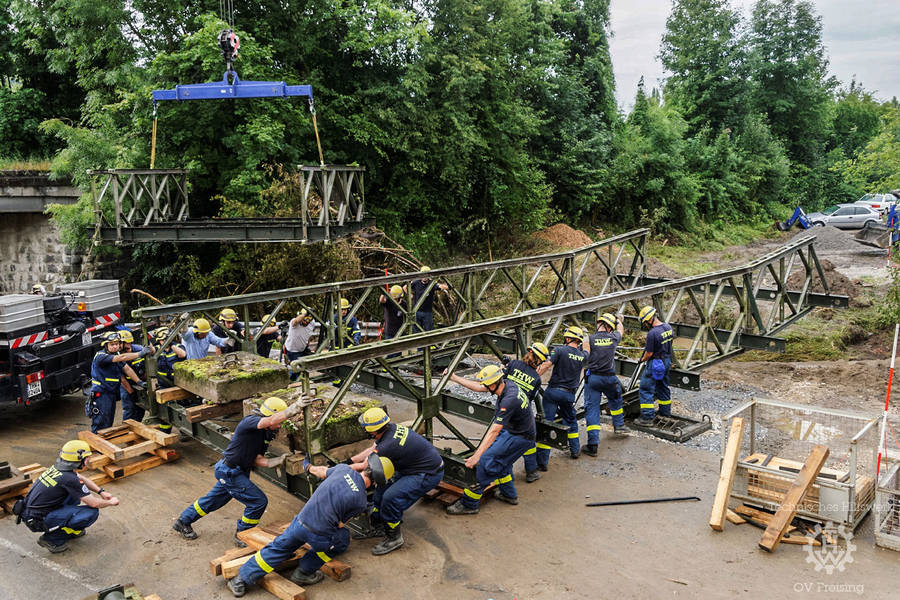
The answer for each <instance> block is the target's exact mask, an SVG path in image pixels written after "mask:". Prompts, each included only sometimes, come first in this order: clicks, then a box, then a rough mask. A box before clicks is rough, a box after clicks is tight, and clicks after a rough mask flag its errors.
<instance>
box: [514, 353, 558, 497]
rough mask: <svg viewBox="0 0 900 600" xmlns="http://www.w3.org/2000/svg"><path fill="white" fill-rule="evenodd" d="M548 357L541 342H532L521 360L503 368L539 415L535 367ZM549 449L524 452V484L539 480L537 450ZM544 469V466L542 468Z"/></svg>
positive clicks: (540, 410)
mask: <svg viewBox="0 0 900 600" xmlns="http://www.w3.org/2000/svg"><path fill="white" fill-rule="evenodd" d="M549 356H550V350H549V349H548V348H547V346H545V345H544V344H542V343H541V342H534V343H533V344H531V345H530V346H528V351H527V352H526V353H525V356H523V357H522V360H519V359H517V358H516V359H513V360H511V361H509V362H508V363H507V364H506V366H505V367H504V368H503V372H504V373H505V376H506V378H507V379H509V380H510V381H512V382H513V383H515V384H516V385H517V386H518V387H519V389H520V390H522V391H523V392H525V395H527V396H528V399H529V400H530V401H531V405H532V407H535V408H537V412H538V414H539V415H543V410H542V408H541V405H540V404H539V401H540V396H541V385H542V382H541V376H540V375H538V372H537V371H536V369H537V367H538V366H539V365H540V364H541V363H543V362H544V361H545V360H547V358H548V357H549ZM538 448H547V449H549V448H550V447H549V446H547V445H545V444H541V443H536V444H535V445H534V446H532V447H531V448H529V449H528V450H526V451H525V454H524V455H523V456H522V459H523V460H524V461H525V482H526V483H533V482H535V481H537V480H538V479H540V478H541V474H540V472H539V471H540V468H541V466H540V465H539V464H538V462H537V449H538ZM544 468H545V469H546V466H545V467H544Z"/></svg>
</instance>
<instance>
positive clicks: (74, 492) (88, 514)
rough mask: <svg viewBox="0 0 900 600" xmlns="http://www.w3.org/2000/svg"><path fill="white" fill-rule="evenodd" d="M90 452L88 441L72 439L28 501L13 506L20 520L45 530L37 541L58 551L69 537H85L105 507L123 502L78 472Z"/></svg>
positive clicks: (67, 547) (34, 486) (33, 490)
mask: <svg viewBox="0 0 900 600" xmlns="http://www.w3.org/2000/svg"><path fill="white" fill-rule="evenodd" d="M90 455H91V447H90V446H88V444H87V442H83V441H81V440H71V441H68V442H66V443H65V444H63V447H62V450H60V453H59V458H58V459H57V460H56V463H55V464H54V465H53V466H52V467H50V468H49V469H47V470H46V471H44V472H43V473H42V474H41V476H40V477H38V479H37V481H35V482H34V485H32V486H31V489H30V490H29V491H28V494H27V495H26V496H25V498H24V500H19V501H18V502H17V503H16V506H14V507H13V512H14V513H15V514H16V515H17V517H18V518H17V519H16V523H18V522H19V520H21V521H24V522H25V525H26V526H27V527H28V529H30V530H31V531H33V532H35V533H42V534H43V535H41V537H39V538H38V542H37V543H38V544H39V545H40V546H42V547H43V548H46V549H47V550H49V551H50V552H52V553H54V554H57V553H59V552H65V551H66V550H68V549H69V545H68V541H69V540H71V539H75V538H79V537H81V536H83V535H84V530H85V529H87V528H88V527H90V526H91V525H93V524H94V522H95V521H96V520H97V517H98V516H99V513H100V509H101V508H105V507H107V506H117V505H118V504H119V499H118V498H116V497H115V496H113V495H112V494H110V493H109V492H107V491H106V490H104V489H103V488H102V487H99V486H97V484H95V483H94V482H93V481H91V480H90V479H88V478H87V477H84V478H82V477H81V476H80V475H78V474H77V473H76V472H75V470H76V469H83V468H84V461H85V460H86V459H87V457H88V456H90ZM91 492H94V493H96V494H98V495H97V496H94V495H92V494H91ZM17 507H20V508H17Z"/></svg>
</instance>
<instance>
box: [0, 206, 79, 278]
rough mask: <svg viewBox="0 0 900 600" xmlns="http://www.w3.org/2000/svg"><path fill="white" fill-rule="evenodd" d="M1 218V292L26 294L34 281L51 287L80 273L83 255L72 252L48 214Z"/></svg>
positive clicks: (4, 215)
mask: <svg viewBox="0 0 900 600" xmlns="http://www.w3.org/2000/svg"><path fill="white" fill-rule="evenodd" d="M0 217H2V218H0V294H19V293H26V294H27V293H29V292H31V286H32V285H34V284H35V283H41V284H43V285H45V286H46V287H47V289H51V288H52V287H54V286H55V285H56V284H58V283H65V282H66V281H71V280H74V279H75V277H77V276H78V274H79V273H80V272H81V262H82V257H81V256H78V255H72V254H69V252H68V251H67V250H66V247H65V246H64V245H63V244H62V243H61V242H60V241H59V232H58V231H57V229H56V226H55V225H54V224H53V221H51V220H50V217H49V216H47V215H43V214H40V213H6V214H3V215H0Z"/></svg>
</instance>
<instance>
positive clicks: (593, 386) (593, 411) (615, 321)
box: [583, 313, 627, 456]
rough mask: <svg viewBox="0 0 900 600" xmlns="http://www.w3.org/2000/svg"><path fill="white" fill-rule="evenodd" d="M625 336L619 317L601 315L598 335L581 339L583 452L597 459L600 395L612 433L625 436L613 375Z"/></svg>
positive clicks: (618, 388)
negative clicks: (584, 358)
mask: <svg viewBox="0 0 900 600" xmlns="http://www.w3.org/2000/svg"><path fill="white" fill-rule="evenodd" d="M623 335H625V327H624V325H623V324H622V316H621V315H614V314H612V313H603V314H602V315H600V318H599V319H597V332H596V333H594V334H592V335H590V336H588V337H587V338H585V340H584V346H583V349H584V350H585V351H586V352H588V353H589V354H588V359H587V369H586V371H587V372H589V373H590V374H589V375H587V376H586V377H585V385H584V423H585V425H586V426H587V445H586V446H585V447H584V453H585V454H587V455H589V456H597V446H598V445H599V444H600V404H601V403H602V402H603V396H604V395H606V401H607V403H608V405H609V414H610V416H611V417H612V422H613V430H614V432H615V433H617V434H624V433H626V431H627V430H626V429H625V410H624V409H623V408H622V385H621V383H620V382H619V378H618V377H617V376H616V348H618V346H619V343H620V342H621V341H622V336H623Z"/></svg>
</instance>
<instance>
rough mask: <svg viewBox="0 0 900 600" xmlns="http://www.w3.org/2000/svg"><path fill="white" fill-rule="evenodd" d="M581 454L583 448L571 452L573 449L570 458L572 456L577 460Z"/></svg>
mask: <svg viewBox="0 0 900 600" xmlns="http://www.w3.org/2000/svg"><path fill="white" fill-rule="evenodd" d="M579 456H581V450H576V451H575V452H571V451H570V452H569V458H571V459H572V460H575V459H576V458H578V457H579Z"/></svg>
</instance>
